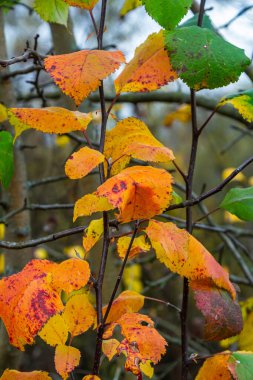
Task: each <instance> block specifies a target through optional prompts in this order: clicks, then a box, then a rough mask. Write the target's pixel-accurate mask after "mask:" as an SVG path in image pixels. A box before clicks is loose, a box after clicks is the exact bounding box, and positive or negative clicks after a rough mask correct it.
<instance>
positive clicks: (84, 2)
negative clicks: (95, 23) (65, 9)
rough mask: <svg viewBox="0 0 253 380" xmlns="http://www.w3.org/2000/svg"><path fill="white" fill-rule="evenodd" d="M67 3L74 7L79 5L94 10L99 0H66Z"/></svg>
mask: <svg viewBox="0 0 253 380" xmlns="http://www.w3.org/2000/svg"><path fill="white" fill-rule="evenodd" d="M64 1H65V3H67V4H69V5H71V6H72V7H79V8H83V9H87V10H88V11H90V10H92V9H93V8H94V7H95V5H96V4H97V2H98V1H99V0H64Z"/></svg>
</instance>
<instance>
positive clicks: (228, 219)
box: [224, 211, 244, 223]
mask: <svg viewBox="0 0 253 380" xmlns="http://www.w3.org/2000/svg"><path fill="white" fill-rule="evenodd" d="M224 220H225V222H227V223H244V221H243V220H242V219H240V218H238V217H237V216H236V215H234V214H231V213H230V212H229V211H224Z"/></svg>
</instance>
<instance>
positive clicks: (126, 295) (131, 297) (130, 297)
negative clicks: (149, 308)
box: [103, 290, 145, 323]
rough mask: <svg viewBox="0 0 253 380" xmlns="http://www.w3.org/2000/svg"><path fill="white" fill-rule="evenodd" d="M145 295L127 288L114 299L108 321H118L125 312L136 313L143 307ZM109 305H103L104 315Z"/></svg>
mask: <svg viewBox="0 0 253 380" xmlns="http://www.w3.org/2000/svg"><path fill="white" fill-rule="evenodd" d="M144 299H145V297H144V296H142V295H141V294H139V293H137V292H134V291H131V290H125V291H124V292H122V293H121V294H120V295H119V296H118V297H117V298H116V299H115V300H114V301H113V304H112V307H111V310H110V313H109V315H108V318H107V320H106V323H110V322H116V321H117V320H118V319H119V318H120V317H121V316H122V315H123V314H126V313H135V312H137V311H139V310H140V309H142V307H143V305H144ZM106 309H107V306H105V307H103V315H105V312H106Z"/></svg>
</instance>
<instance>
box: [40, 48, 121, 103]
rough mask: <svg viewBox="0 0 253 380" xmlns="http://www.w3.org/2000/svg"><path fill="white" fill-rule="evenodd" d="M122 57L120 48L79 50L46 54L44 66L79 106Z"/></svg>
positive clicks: (119, 63) (119, 62) (117, 65)
mask: <svg viewBox="0 0 253 380" xmlns="http://www.w3.org/2000/svg"><path fill="white" fill-rule="evenodd" d="M124 61H125V58H124V56H123V54H122V53H121V51H105V50H82V51H78V52H76V53H70V54H63V55H54V56H52V57H48V58H46V59H45V68H46V70H47V72H48V73H49V74H50V75H51V76H52V78H53V80H54V81H55V83H56V84H57V85H58V86H59V87H60V89H61V90H62V91H63V92H64V94H66V95H69V96H70V97H71V98H73V99H74V101H75V103H76V105H78V106H79V105H80V104H81V102H82V101H83V100H84V99H85V98H86V97H87V96H88V95H89V94H90V93H91V92H92V91H95V90H96V89H97V88H98V87H99V85H100V83H101V80H103V79H105V78H106V77H108V75H110V74H112V73H113V72H114V71H115V70H116V69H118V68H119V66H120V65H121V64H122V63H124ZM73 77H74V80H73Z"/></svg>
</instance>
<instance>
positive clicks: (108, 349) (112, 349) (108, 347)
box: [102, 339, 120, 361]
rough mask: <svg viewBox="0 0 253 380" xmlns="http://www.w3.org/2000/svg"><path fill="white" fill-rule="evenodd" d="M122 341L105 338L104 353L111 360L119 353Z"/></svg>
mask: <svg viewBox="0 0 253 380" xmlns="http://www.w3.org/2000/svg"><path fill="white" fill-rule="evenodd" d="M119 344H120V342H119V341H118V340H117V339H107V340H103V343H102V350H103V353H104V355H105V356H106V357H107V359H108V360H109V361H111V360H112V358H113V357H114V356H115V355H116V354H117V348H118V346H119Z"/></svg>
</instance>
